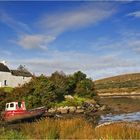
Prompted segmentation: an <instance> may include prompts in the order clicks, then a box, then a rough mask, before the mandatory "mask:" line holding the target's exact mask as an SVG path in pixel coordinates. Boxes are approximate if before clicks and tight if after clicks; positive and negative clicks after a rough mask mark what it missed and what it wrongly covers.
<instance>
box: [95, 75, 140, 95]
mask: <svg viewBox="0 0 140 140" xmlns="http://www.w3.org/2000/svg"><path fill="white" fill-rule="evenodd" d="M95 87H96V90H97V91H98V93H115V92H116V93H117V92H118V93H119V92H128V93H131V92H139V91H140V73H135V74H126V75H119V76H114V77H110V78H105V79H101V80H97V81H95Z"/></svg>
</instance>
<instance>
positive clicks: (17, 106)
mask: <svg viewBox="0 0 140 140" xmlns="http://www.w3.org/2000/svg"><path fill="white" fill-rule="evenodd" d="M13 110H26V107H25V102H24V101H22V102H10V103H6V107H5V111H13Z"/></svg>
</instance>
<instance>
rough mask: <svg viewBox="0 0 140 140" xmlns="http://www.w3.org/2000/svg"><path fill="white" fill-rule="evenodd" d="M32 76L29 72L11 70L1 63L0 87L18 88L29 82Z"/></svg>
mask: <svg viewBox="0 0 140 140" xmlns="http://www.w3.org/2000/svg"><path fill="white" fill-rule="evenodd" d="M31 78H32V74H31V73H30V72H29V71H27V70H24V69H23V70H22V69H18V70H10V69H9V68H8V67H7V66H6V64H5V63H3V62H1V63H0V87H17V86H21V85H23V84H25V83H27V82H29V81H30V80H31Z"/></svg>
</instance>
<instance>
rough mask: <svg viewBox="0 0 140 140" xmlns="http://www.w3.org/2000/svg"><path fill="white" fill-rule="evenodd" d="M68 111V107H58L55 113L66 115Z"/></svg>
mask: <svg viewBox="0 0 140 140" xmlns="http://www.w3.org/2000/svg"><path fill="white" fill-rule="evenodd" d="M68 111H69V107H67V106H66V107H59V108H57V113H61V114H67V113H68Z"/></svg>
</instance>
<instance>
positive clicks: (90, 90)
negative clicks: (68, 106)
mask: <svg viewBox="0 0 140 140" xmlns="http://www.w3.org/2000/svg"><path fill="white" fill-rule="evenodd" d="M75 93H76V94H77V95H78V96H79V97H87V98H92V97H93V96H95V95H96V93H95V88H94V83H93V82H92V80H90V79H84V80H81V81H79V82H78V84H77V86H76V89H75Z"/></svg>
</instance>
